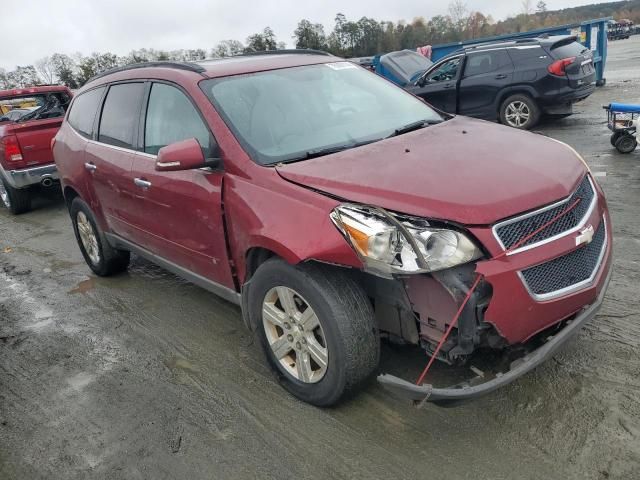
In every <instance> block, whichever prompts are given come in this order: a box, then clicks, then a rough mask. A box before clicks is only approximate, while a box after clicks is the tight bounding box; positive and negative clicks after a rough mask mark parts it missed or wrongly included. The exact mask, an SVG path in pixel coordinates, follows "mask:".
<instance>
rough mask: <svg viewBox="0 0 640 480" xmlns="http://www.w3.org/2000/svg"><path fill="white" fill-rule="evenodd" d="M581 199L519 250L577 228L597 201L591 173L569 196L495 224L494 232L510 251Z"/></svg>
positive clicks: (519, 247)
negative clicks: (590, 176) (577, 200)
mask: <svg viewBox="0 0 640 480" xmlns="http://www.w3.org/2000/svg"><path fill="white" fill-rule="evenodd" d="M578 198H579V199H580V202H579V203H578V204H577V205H576V207H575V208H574V209H573V210H571V211H569V212H568V213H566V214H565V215H563V216H561V217H560V218H559V219H558V220H557V221H555V222H553V223H552V224H551V225H549V226H548V227H546V228H545V229H543V230H542V231H540V232H539V233H537V234H536V235H534V236H533V237H531V238H530V239H529V240H527V241H526V242H525V243H523V244H522V245H520V246H518V250H520V249H521V248H526V247H530V246H531V245H534V244H537V243H540V242H543V241H545V240H548V239H550V238H554V237H556V236H560V235H563V234H565V233H568V232H569V231H571V230H572V229H575V228H576V227H578V226H579V225H580V223H581V222H582V220H583V219H584V218H585V217H586V216H587V215H588V214H589V213H591V210H592V208H593V205H594V203H595V199H596V192H595V189H594V188H593V184H592V183H591V180H590V179H589V176H588V175H586V176H585V177H584V178H583V179H582V182H580V185H578V188H577V189H576V190H575V191H574V192H573V193H572V194H571V195H570V196H569V197H568V198H567V199H565V200H562V201H560V202H558V203H555V204H553V205H550V206H548V207H545V208H543V209H540V210H536V211H535V212H531V213H528V214H525V215H522V216H520V217H517V218H513V219H510V220H506V221H504V222H500V223H498V224H497V225H496V226H495V227H494V229H493V231H494V234H495V236H496V238H497V239H498V240H499V242H500V243H501V244H502V247H503V248H504V249H505V250H508V249H509V248H511V247H513V246H514V245H515V244H516V243H518V242H519V241H521V239H523V238H525V237H526V236H527V235H531V234H532V233H533V232H535V231H536V230H538V229H539V228H540V227H542V226H543V225H545V224H546V223H548V222H550V221H551V220H553V218H555V217H556V216H557V215H559V214H560V213H561V212H562V211H564V210H565V209H566V208H567V207H569V206H570V205H571V204H572V203H573V202H575V201H576V199H578Z"/></svg>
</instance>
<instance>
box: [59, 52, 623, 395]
mask: <svg viewBox="0 0 640 480" xmlns="http://www.w3.org/2000/svg"><path fill="white" fill-rule="evenodd" d="M54 155H55V159H56V163H57V165H58V169H59V171H60V175H61V182H62V186H63V189H64V195H65V198H66V202H67V204H68V206H69V211H70V214H71V219H72V222H73V226H74V229H75V233H76V237H77V239H78V243H79V245H80V249H81V251H82V254H83V255H84V258H85V259H86V261H87V263H88V264H89V266H90V268H91V269H92V270H93V271H94V272H95V273H96V274H98V275H111V274H114V273H117V272H121V271H123V270H125V269H126V268H127V265H128V263H129V254H130V252H134V253H136V254H138V255H141V256H143V257H146V258H148V259H151V260H152V261H153V262H155V263H157V264H159V265H161V266H163V267H164V268H166V269H168V270H171V271H173V272H175V273H177V274H178V275H181V276H183V277H184V278H186V279H188V280H190V281H192V282H194V283H196V284H198V285H200V286H202V287H204V288H206V289H208V290H210V291H212V292H214V293H216V294H218V295H221V296H222V297H224V298H225V299H227V300H229V301H231V302H235V303H238V304H240V305H241V307H242V314H243V318H244V321H245V323H246V325H247V327H248V328H250V329H251V330H253V331H254V332H256V333H257V334H258V335H259V337H260V338H261V341H262V344H263V347H264V350H265V352H266V356H267V358H268V361H269V362H270V364H271V365H272V366H273V369H274V370H275V372H276V373H277V374H278V376H279V378H280V379H281V381H282V384H283V385H284V387H285V388H286V389H287V390H289V391H290V392H291V393H293V394H294V395H296V396H297V397H299V398H301V399H303V400H305V401H307V402H310V403H313V404H315V405H331V404H334V403H336V402H337V401H338V400H339V399H340V398H341V397H342V396H343V394H345V393H346V392H348V391H353V390H355V389H357V388H358V386H360V385H362V383H363V381H365V380H366V379H367V378H369V377H370V376H371V375H372V374H373V373H374V372H375V371H376V370H377V368H378V361H379V356H380V338H381V337H384V338H388V339H391V340H393V341H395V342H402V343H405V344H414V345H421V346H422V347H423V348H424V349H425V350H426V352H427V353H428V354H429V355H431V356H432V358H438V359H440V360H444V361H445V362H449V363H456V364H460V363H463V362H465V361H468V360H469V359H470V358H471V357H472V356H475V355H479V354H482V353H481V352H479V350H486V349H491V350H493V351H494V352H497V354H498V355H502V356H503V358H504V359H508V362H507V363H506V365H508V366H507V367H506V368H505V369H503V371H501V372H499V373H498V374H497V375H495V376H490V375H485V376H484V378H483V380H485V381H484V382H483V383H482V382H479V381H478V379H470V380H469V381H468V382H466V383H463V384H458V385H455V386H453V387H449V388H434V387H432V386H431V385H428V384H424V383H423V381H422V380H423V378H421V379H420V381H419V382H417V383H412V382H409V381H407V380H402V379H400V378H397V377H394V376H390V375H382V376H380V377H379V381H380V382H381V383H382V384H383V385H384V386H385V387H387V388H389V389H392V390H394V391H397V392H400V393H401V394H403V395H405V396H407V397H409V398H413V399H416V400H418V399H420V400H422V399H425V398H426V397H428V399H429V400H430V401H434V402H437V403H447V402H458V401H461V400H465V399H469V398H472V397H475V396H478V395H481V394H484V393H487V392H489V391H491V390H494V389H496V388H498V387H500V386H501V385H504V384H506V383H508V382H510V381H512V380H513V379H514V378H517V377H518V376H519V375H522V374H523V373H525V372H527V371H528V370H530V369H532V368H533V367H534V366H536V365H537V364H539V363H541V362H542V361H543V360H544V359H545V358H547V357H548V356H549V355H551V354H552V353H553V352H554V351H555V350H556V349H557V348H558V347H559V346H560V345H561V344H562V343H563V342H564V341H566V340H567V339H568V338H569V337H570V336H571V335H572V334H573V333H575V332H576V330H578V329H579V328H580V327H582V326H583V325H584V323H585V322H586V321H588V320H589V319H590V318H592V317H593V316H594V315H595V312H596V311H597V310H598V308H599V306H600V304H601V302H602V298H603V295H604V292H605V289H606V285H607V281H608V278H609V271H610V266H611V225H610V220H609V215H608V213H607V207H606V202H605V199H604V196H603V193H602V190H601V189H600V187H599V186H598V184H597V183H596V181H595V180H594V178H593V177H592V176H591V174H590V172H589V169H588V168H587V166H586V164H585V163H584V161H583V160H582V158H581V157H580V155H578V153H576V152H575V151H574V150H573V149H572V148H571V147H569V146H567V145H565V144H562V143H560V142H558V141H555V140H552V139H549V138H545V137H543V136H540V135H534V134H531V133H527V132H523V131H518V130H515V129H511V128H508V127H503V126H499V125H494V124H491V123H488V122H484V121H480V120H472V119H468V118H464V117H455V116H450V115H446V114H443V113H441V112H438V111H436V110H434V109H433V108H431V107H430V106H429V105H428V104H426V103H424V102H423V101H421V100H420V99H418V98H416V97H415V96H413V95H411V94H409V93H407V92H405V91H404V90H402V89H401V88H399V87H396V86H394V85H392V84H391V83H389V82H387V81H386V80H384V79H382V78H380V77H378V76H377V75H375V74H373V73H371V72H368V71H367V70H365V69H363V68H361V67H359V66H356V65H354V64H352V63H349V62H345V61H343V60H341V59H339V58H336V57H332V56H326V55H321V54H319V53H317V52H313V51H309V52H307V51H302V52H298V53H295V52H279V53H277V54H271V55H252V56H240V57H232V58H227V59H221V60H212V61H208V62H203V63H200V64H185V63H155V64H141V65H136V66H133V67H126V68H121V69H117V70H112V71H109V72H107V73H105V74H103V75H100V76H99V77H96V78H94V79H92V80H91V81H90V82H88V83H87V85H85V86H84V87H83V88H82V89H81V90H80V91H79V92H78V94H77V95H76V97H75V99H74V101H73V103H72V105H71V108H70V110H69V113H68V114H67V117H66V120H65V122H64V124H63V126H62V128H61V129H60V131H59V133H58V134H57V136H56V142H55V146H54ZM503 364H504V363H500V364H499V363H496V365H503ZM421 377H423V376H421Z"/></svg>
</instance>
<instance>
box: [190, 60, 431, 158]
mask: <svg viewBox="0 0 640 480" xmlns="http://www.w3.org/2000/svg"><path fill="white" fill-rule="evenodd" d="M200 86H201V87H202V89H203V90H204V92H205V93H206V95H207V96H208V97H209V99H210V100H211V101H212V103H213V104H214V106H215V107H216V109H217V110H218V112H219V113H220V114H221V115H222V117H223V118H224V120H225V122H226V123H227V125H228V126H229V128H230V129H231V130H232V131H233V133H234V134H235V136H236V138H238V140H239V141H240V143H242V145H243V147H245V149H246V150H247V151H248V153H249V154H250V155H251V156H252V158H253V159H254V160H255V161H256V162H258V163H260V164H263V165H268V164H274V163H278V162H286V161H296V160H304V159H307V158H310V157H313V156H316V155H318V154H320V152H322V151H327V149H336V150H339V149H345V148H352V147H355V146H357V145H360V144H363V143H369V142H373V141H377V140H381V139H383V138H384V137H387V136H390V135H393V134H394V132H396V131H397V130H398V129H402V128H403V127H405V126H406V125H408V124H412V123H415V122H425V125H426V124H429V123H437V122H440V121H442V120H443V119H442V117H441V116H440V115H439V114H438V113H436V112H435V111H434V110H433V109H431V108H430V107H429V106H427V105H426V104H425V103H423V102H422V101H420V100H419V99H417V98H416V97H414V96H413V95H411V94H409V93H407V92H405V91H404V90H403V89H401V88H399V87H397V86H395V85H392V84H391V83H389V82H388V81H386V80H384V79H383V78H380V77H379V76H377V75H375V74H373V73H371V72H368V71H366V70H365V69H363V68H361V67H358V66H356V65H354V64H352V63H349V62H334V63H327V64H320V65H306V66H300V67H293V68H285V69H279V70H271V71H266V72H259V73H252V74H247V75H235V76H229V77H222V78H215V79H210V80H204V81H202V82H201V83H200ZM389 160H390V161H391V160H392V159H389Z"/></svg>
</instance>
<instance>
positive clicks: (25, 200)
mask: <svg viewBox="0 0 640 480" xmlns="http://www.w3.org/2000/svg"><path fill="white" fill-rule="evenodd" d="M0 200H1V201H2V204H3V205H4V206H5V207H7V208H8V209H9V211H10V212H11V213H13V214H14V215H20V214H21V213H25V212H28V211H29V210H31V194H30V192H29V190H27V189H17V188H13V187H12V186H11V185H9V184H8V183H7V182H6V180H5V179H4V178H1V177H0Z"/></svg>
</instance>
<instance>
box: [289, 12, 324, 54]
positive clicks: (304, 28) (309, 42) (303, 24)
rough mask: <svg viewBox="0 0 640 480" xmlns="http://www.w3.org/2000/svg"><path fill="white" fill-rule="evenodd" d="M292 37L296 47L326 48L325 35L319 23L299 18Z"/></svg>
mask: <svg viewBox="0 0 640 480" xmlns="http://www.w3.org/2000/svg"><path fill="white" fill-rule="evenodd" d="M292 38H293V40H294V42H295V46H296V48H312V49H315V50H326V49H327V48H328V45H327V36H326V35H325V33H324V27H323V26H322V24H321V23H311V22H310V21H309V20H304V19H303V20H300V21H299V22H298V26H297V28H296V29H295V31H294V32H293V37H292Z"/></svg>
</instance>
